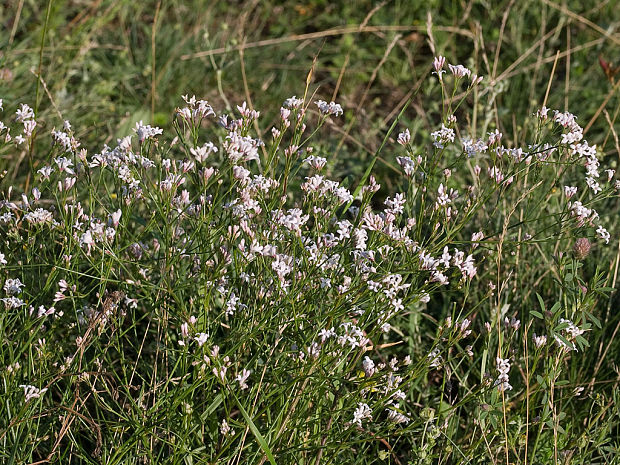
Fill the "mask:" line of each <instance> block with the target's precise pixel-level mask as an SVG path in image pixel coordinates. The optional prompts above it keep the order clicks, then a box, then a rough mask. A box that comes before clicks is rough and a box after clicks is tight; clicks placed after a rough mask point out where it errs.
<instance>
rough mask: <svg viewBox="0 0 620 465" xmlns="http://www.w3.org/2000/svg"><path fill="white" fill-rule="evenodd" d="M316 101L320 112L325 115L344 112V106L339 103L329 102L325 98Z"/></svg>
mask: <svg viewBox="0 0 620 465" xmlns="http://www.w3.org/2000/svg"><path fill="white" fill-rule="evenodd" d="M315 103H316V106H317V107H319V112H321V114H323V115H334V116H340V115H342V114H343V111H342V107H341V106H340V104H338V103H335V102H329V103H327V102H326V101H324V100H319V101H317V102H315Z"/></svg>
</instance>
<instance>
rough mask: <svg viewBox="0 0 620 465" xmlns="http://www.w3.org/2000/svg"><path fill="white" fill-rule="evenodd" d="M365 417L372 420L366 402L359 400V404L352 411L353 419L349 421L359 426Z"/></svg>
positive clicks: (370, 411)
mask: <svg viewBox="0 0 620 465" xmlns="http://www.w3.org/2000/svg"><path fill="white" fill-rule="evenodd" d="M367 418H368V419H371V420H372V410H370V407H369V406H368V404H364V403H362V402H360V403H359V404H357V408H356V409H355V412H353V421H352V422H351V423H353V424H355V425H357V426H358V427H359V428H361V427H362V420H365V419H367Z"/></svg>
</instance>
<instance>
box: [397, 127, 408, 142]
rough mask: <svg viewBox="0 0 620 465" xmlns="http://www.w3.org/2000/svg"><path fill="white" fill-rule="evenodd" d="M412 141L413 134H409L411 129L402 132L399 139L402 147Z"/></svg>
mask: <svg viewBox="0 0 620 465" xmlns="http://www.w3.org/2000/svg"><path fill="white" fill-rule="evenodd" d="M410 140H411V133H410V132H409V129H405V130H404V131H403V132H401V133H400V134H399V135H398V139H397V141H398V143H399V144H400V145H407V144H408V143H409V141H410Z"/></svg>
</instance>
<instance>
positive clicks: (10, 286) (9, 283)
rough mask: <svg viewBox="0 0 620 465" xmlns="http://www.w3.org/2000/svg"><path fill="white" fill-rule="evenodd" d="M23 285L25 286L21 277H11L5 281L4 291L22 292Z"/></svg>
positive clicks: (13, 293)
mask: <svg viewBox="0 0 620 465" xmlns="http://www.w3.org/2000/svg"><path fill="white" fill-rule="evenodd" d="M22 287H24V284H23V283H22V282H21V281H20V280H19V278H15V279H10V278H9V279H7V280H6V281H5V282H4V292H6V293H7V295H15V294H20V293H21V292H22Z"/></svg>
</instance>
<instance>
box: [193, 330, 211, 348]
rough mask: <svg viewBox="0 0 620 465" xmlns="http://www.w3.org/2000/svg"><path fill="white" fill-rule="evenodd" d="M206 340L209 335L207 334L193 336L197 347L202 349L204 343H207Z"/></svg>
mask: <svg viewBox="0 0 620 465" xmlns="http://www.w3.org/2000/svg"><path fill="white" fill-rule="evenodd" d="M208 338H209V335H208V334H207V333H196V335H195V336H194V340H195V341H196V342H197V343H198V347H202V346H203V345H204V344H205V342H207V339H208Z"/></svg>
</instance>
